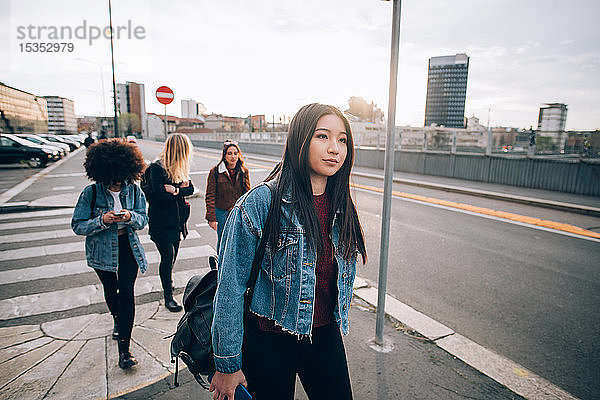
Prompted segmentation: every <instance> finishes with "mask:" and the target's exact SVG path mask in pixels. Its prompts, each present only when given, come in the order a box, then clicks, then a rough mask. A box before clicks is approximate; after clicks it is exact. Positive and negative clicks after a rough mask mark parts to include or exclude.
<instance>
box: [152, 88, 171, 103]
mask: <svg viewBox="0 0 600 400" xmlns="http://www.w3.org/2000/svg"><path fill="white" fill-rule="evenodd" d="M173 97H175V96H174V95H173V91H172V90H171V89H169V88H168V87H167V86H161V87H159V88H158V89H156V100H158V101H159V102H160V103H162V104H165V105H167V104H169V103H171V102H172V101H173Z"/></svg>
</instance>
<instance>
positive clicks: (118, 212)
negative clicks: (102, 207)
mask: <svg viewBox="0 0 600 400" xmlns="http://www.w3.org/2000/svg"><path fill="white" fill-rule="evenodd" d="M114 214H115V215H118V216H121V215H125V211H115V212H114Z"/></svg>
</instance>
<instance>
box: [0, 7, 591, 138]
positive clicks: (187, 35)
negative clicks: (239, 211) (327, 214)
mask: <svg viewBox="0 0 600 400" xmlns="http://www.w3.org/2000/svg"><path fill="white" fill-rule="evenodd" d="M2 4H3V7H4V9H5V11H6V12H4V13H3V14H2V16H1V17H0V18H1V21H2V24H3V26H5V29H4V30H2V35H4V36H5V37H4V39H5V40H2V43H3V45H2V46H1V47H0V48H1V54H2V58H3V59H4V60H7V61H8V62H6V63H3V64H2V66H1V67H0V68H1V69H0V80H1V81H3V82H4V83H5V84H7V85H9V86H13V87H16V88H18V89H21V90H24V91H28V92H31V93H34V94H36V95H39V96H46V95H57V96H62V97H66V98H69V99H71V100H73V101H74V102H75V111H76V113H77V114H78V115H99V114H102V113H103V107H104V104H106V109H107V115H111V114H112V77H111V74H110V64H108V62H109V61H110V50H109V41H108V40H103V39H98V40H95V41H94V42H93V43H92V44H91V45H89V44H88V42H90V41H89V40H84V39H73V40H71V41H70V42H72V43H74V45H75V49H74V51H73V52H71V53H69V52H65V53H58V54H50V53H46V54H41V53H21V52H20V51H19V47H18V46H19V44H21V43H24V42H25V41H26V40H25V39H18V36H17V33H18V31H17V28H18V27H19V26H28V25H33V26H70V27H72V28H76V27H78V26H81V25H82V21H84V20H85V21H86V23H87V25H88V26H90V25H94V26H99V27H102V26H105V25H106V24H107V23H108V17H107V10H106V9H105V8H106V5H105V4H103V3H102V4H99V3H98V2H91V1H84V2H75V1H71V0H68V1H62V2H61V7H58V8H56V9H52V8H49V7H48V6H47V5H46V4H47V3H43V2H41V1H29V2H27V3H22V2H15V1H6V0H5V1H3V2H2ZM140 4H141V3H138V2H128V3H125V4H123V3H116V4H113V24H114V25H115V26H124V27H125V26H127V25H128V24H130V25H131V26H133V28H135V27H141V28H143V31H144V33H145V35H144V37H143V38H142V39H136V38H135V37H134V38H131V39H130V38H127V37H126V32H127V31H126V30H124V33H123V36H124V37H121V38H120V39H117V40H115V61H116V66H115V70H116V71H115V72H116V80H117V82H118V83H122V82H126V81H133V82H139V83H143V84H144V85H145V89H146V91H145V97H146V108H147V111H148V112H154V113H158V114H162V113H164V108H163V106H162V105H160V104H159V103H158V102H157V101H156V99H155V97H154V91H155V89H156V88H157V87H158V86H161V85H167V86H169V87H171V88H172V89H173V90H174V92H175V101H174V102H173V103H172V104H171V105H170V106H168V107H167V113H169V114H171V115H180V107H179V104H180V100H182V99H194V100H196V101H199V102H202V103H204V104H205V106H206V108H207V109H208V112H209V113H210V112H215V113H220V114H226V115H232V116H247V115H248V114H265V115H266V117H267V119H269V120H270V119H271V118H272V115H275V116H276V118H278V117H279V116H281V115H283V114H285V115H288V116H289V115H293V113H295V111H297V109H298V108H299V107H300V106H301V105H303V104H305V103H308V102H312V101H320V102H326V103H330V104H334V105H336V106H338V107H340V108H342V109H346V108H348V103H347V101H348V99H349V98H350V97H351V96H360V97H363V98H364V99H366V100H367V101H369V102H370V101H374V102H375V103H377V105H378V106H379V108H381V109H382V110H383V111H384V112H386V114H387V91H388V87H387V85H388V79H389V51H390V50H389V41H390V35H391V33H390V28H391V27H390V23H391V3H389V2H381V1H358V0H355V1H348V2H345V3H344V4H345V5H346V6H345V7H344V8H340V7H339V3H337V2H334V1H329V0H328V1H319V2H317V1H304V2H299V1H291V2H286V3H284V4H282V3H276V2H273V1H266V0H265V1H258V2H253V3H251V4H246V3H245V2H242V1H232V2H228V3H227V4H197V3H192V2H178V3H175V4H168V5H166V4H164V3H162V2H158V1H149V2H144V7H140ZM65 9H68V10H69V13H68V15H66V13H65V12H64V11H63V10H65ZM598 16H600V6H598V5H597V4H596V3H594V2H591V1H575V2H572V3H570V4H568V5H565V4H563V3H560V2H557V1H555V2H543V3H542V2H541V1H532V2H530V3H527V4H522V3H520V2H516V1H508V2H506V1H504V2H499V1H489V2H486V4H480V3H479V2H475V1H458V2H453V3H452V4H445V3H444V2H441V1H432V2H427V3H416V2H415V3H409V2H403V5H402V22H401V32H400V38H401V45H400V68H399V75H398V101H397V106H398V107H397V115H396V124H397V125H411V126H422V125H423V119H424V115H425V98H426V91H427V61H428V59H429V58H430V57H435V56H442V55H452V54H456V53H466V54H468V56H469V57H470V60H471V62H470V64H471V65H470V67H469V83H468V86H467V96H466V105H465V116H466V117H471V116H472V115H475V116H477V117H478V118H480V120H481V121H482V123H484V124H486V123H487V119H488V109H491V112H490V125H492V126H497V125H503V126H514V127H518V128H525V127H527V128H528V127H529V126H532V125H533V126H535V125H536V124H537V117H538V111H539V108H540V106H542V105H543V104H545V103H552V102H559V103H564V104H567V105H568V107H569V115H568V118H567V123H566V129H568V130H577V129H581V130H593V129H598V128H600V108H599V107H598V105H600V90H599V89H600V74H598V72H599V71H598V70H599V69H600V51H599V50H598V48H597V47H598V46H597V44H596V43H597V42H598V38H599V34H598V33H597V32H595V31H596V29H595V28H594V26H595V21H596V20H597V17H598ZM557 26H560V27H561V28H560V29H558V28H556V27H557ZM102 63H104V65H102V66H100V65H101V64H102ZM101 72H102V75H103V78H104V79H103V80H101V79H100V74H101ZM103 90H104V98H103V97H102V93H101V92H102V91H103ZM103 103H104V104H103Z"/></svg>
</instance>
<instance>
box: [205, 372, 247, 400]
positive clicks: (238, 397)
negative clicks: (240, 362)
mask: <svg viewBox="0 0 600 400" xmlns="http://www.w3.org/2000/svg"><path fill="white" fill-rule="evenodd" d="M214 374H215V373H214V372H213V373H212V374H210V375H209V376H208V382H211V381H212V377H213V375H214ZM234 397H235V399H234V400H252V396H251V395H250V393H248V389H246V387H245V386H244V385H238V387H237V388H235V395H234Z"/></svg>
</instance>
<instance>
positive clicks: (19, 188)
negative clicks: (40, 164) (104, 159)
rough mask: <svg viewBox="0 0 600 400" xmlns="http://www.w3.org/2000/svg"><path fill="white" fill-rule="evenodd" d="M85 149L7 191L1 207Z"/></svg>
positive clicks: (0, 203) (80, 149)
mask: <svg viewBox="0 0 600 400" xmlns="http://www.w3.org/2000/svg"><path fill="white" fill-rule="evenodd" d="M83 149H84V147H83V146H82V147H80V148H79V149H77V150H75V151H73V152H71V153H70V154H69V155H68V156H66V157H65V158H63V159H62V160H59V161H57V162H55V163H54V164H52V165H51V166H49V167H46V168H44V169H43V170H41V171H40V172H38V173H37V174H35V175H33V176H30V177H29V178H27V179H25V180H24V181H23V182H21V183H19V184H18V185H17V186H15V187H13V188H12V189H10V190H7V191H6V192H4V193H2V194H1V195H0V206H3V205H4V204H6V203H7V202H8V201H9V200H10V199H12V198H13V197H15V196H16V195H18V194H19V193H21V192H22V191H23V190H25V189H27V188H28V187H29V186H31V185H33V184H34V183H35V182H37V181H38V180H40V179H41V178H42V177H44V176H46V175H48V174H49V173H50V172H52V171H54V170H55V169H56V168H58V167H59V166H60V165H62V164H63V163H64V162H65V161H67V160H68V159H69V158H71V157H72V156H74V155H75V154H77V153H79V152H80V151H82V150H83Z"/></svg>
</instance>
